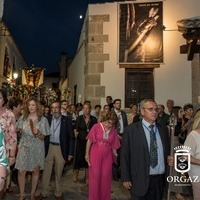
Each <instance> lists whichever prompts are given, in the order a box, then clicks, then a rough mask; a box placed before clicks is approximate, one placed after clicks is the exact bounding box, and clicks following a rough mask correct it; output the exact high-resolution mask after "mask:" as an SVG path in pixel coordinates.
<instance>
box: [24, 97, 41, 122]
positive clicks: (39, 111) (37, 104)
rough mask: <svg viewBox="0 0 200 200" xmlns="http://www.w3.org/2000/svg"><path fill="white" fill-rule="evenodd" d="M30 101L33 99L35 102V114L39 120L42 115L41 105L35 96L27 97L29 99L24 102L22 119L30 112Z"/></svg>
mask: <svg viewBox="0 0 200 200" xmlns="http://www.w3.org/2000/svg"><path fill="white" fill-rule="evenodd" d="M31 101H34V102H35V104H36V108H37V116H38V120H40V119H41V117H42V116H43V111H42V107H41V104H40V102H39V101H38V100H37V99H36V98H34V97H31V98H29V99H28V100H27V101H26V102H25V105H24V110H23V119H27V118H28V116H29V114H30V112H29V109H28V107H29V103H30V102H31Z"/></svg>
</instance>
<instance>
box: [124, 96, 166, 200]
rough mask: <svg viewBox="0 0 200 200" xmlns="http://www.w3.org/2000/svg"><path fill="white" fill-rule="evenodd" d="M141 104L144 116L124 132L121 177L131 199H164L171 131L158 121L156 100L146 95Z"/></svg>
mask: <svg viewBox="0 0 200 200" xmlns="http://www.w3.org/2000/svg"><path fill="white" fill-rule="evenodd" d="M140 108H141V115H142V118H143V119H142V120H141V121H139V122H137V123H133V124H131V125H129V126H128V127H127V128H126V129H125V132H124V134H123V138H122V148H121V180H122V182H123V185H124V186H125V187H126V188H127V189H129V190H130V193H131V199H132V200H145V199H153V200H162V198H163V194H164V177H165V172H166V168H167V166H166V163H167V156H168V154H169V138H168V135H169V134H168V130H167V128H166V127H162V126H160V125H159V124H157V123H156V119H157V116H158V109H157V104H156V102H155V101H154V100H151V99H145V100H144V101H142V103H141V107H140Z"/></svg>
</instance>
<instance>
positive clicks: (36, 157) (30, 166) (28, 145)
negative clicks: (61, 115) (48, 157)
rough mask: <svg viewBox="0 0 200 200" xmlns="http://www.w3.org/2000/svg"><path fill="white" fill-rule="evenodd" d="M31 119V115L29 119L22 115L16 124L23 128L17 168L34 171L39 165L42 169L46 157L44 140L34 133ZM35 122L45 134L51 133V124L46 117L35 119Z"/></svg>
mask: <svg viewBox="0 0 200 200" xmlns="http://www.w3.org/2000/svg"><path fill="white" fill-rule="evenodd" d="M29 119H30V118H29V117H28V118H27V119H23V117H20V118H19V120H18V122H17V124H16V127H17V129H21V130H22V137H21V140H20V143H19V147H18V148H19V149H18V154H17V159H16V164H15V168H16V169H18V170H23V171H33V170H34V168H35V167H37V166H39V167H40V169H41V170H42V169H43V168H44V158H45V150H44V141H43V140H40V139H39V138H38V137H35V136H34V135H33V134H32V131H31V127H30V123H29ZM33 123H34V126H35V127H36V128H37V129H39V130H40V131H41V133H42V134H43V135H49V124H48V121H47V119H46V118H45V117H43V116H42V118H41V120H40V121H38V120H35V121H34V122H33Z"/></svg>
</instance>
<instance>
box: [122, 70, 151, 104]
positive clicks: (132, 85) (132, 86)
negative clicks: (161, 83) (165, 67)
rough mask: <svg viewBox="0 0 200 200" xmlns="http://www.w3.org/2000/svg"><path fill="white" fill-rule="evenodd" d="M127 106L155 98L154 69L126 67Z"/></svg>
mask: <svg viewBox="0 0 200 200" xmlns="http://www.w3.org/2000/svg"><path fill="white" fill-rule="evenodd" d="M125 81H126V83H125V107H129V106H130V104H131V103H135V104H138V103H140V101H141V100H143V99H145V98H148V99H154V80H153V69H125Z"/></svg>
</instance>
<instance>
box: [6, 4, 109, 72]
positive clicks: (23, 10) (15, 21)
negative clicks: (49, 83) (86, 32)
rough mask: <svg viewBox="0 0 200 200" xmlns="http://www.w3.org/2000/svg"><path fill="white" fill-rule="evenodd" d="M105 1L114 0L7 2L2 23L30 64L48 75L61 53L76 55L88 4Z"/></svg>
mask: <svg viewBox="0 0 200 200" xmlns="http://www.w3.org/2000/svg"><path fill="white" fill-rule="evenodd" d="M103 2H111V0H89V1H87V0H57V1H55V0H6V1H5V5H4V15H3V20H4V21H5V23H6V24H7V26H8V28H9V29H10V31H11V34H12V36H13V37H14V39H15V41H16V43H17V45H18V47H19V49H20V50H21V52H22V55H23V56H24V58H25V59H26V61H27V63H28V65H29V66H31V65H32V64H34V65H35V66H36V67H43V68H45V69H46V73H49V72H52V71H58V64H57V63H58V61H59V59H60V54H61V52H63V51H64V52H66V53H67V56H68V57H69V58H71V57H73V56H74V55H75V52H76V48H77V45H78V40H79V36H80V32H81V28H82V24H83V21H84V16H85V12H86V10H87V5H88V4H89V3H103ZM80 15H83V18H82V19H80V18H79V16H80Z"/></svg>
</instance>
